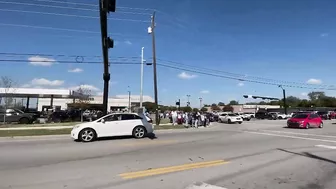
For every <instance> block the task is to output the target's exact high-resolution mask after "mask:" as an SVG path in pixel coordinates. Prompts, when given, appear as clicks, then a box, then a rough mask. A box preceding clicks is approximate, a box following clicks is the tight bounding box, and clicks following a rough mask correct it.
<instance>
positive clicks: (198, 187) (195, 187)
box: [185, 182, 227, 189]
mask: <svg viewBox="0 0 336 189" xmlns="http://www.w3.org/2000/svg"><path fill="white" fill-rule="evenodd" d="M203 188H206V189H227V188H223V187H219V186H215V185H211V184H207V183H204V182H202V183H196V184H192V185H190V186H188V187H186V188H185V189H203Z"/></svg>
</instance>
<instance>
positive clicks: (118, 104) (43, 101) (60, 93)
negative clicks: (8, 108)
mask: <svg viewBox="0 0 336 189" xmlns="http://www.w3.org/2000/svg"><path fill="white" fill-rule="evenodd" d="M0 97H1V98H3V97H10V98H16V99H17V98H19V99H22V105H23V106H26V108H32V107H36V108H37V110H38V111H43V110H46V109H51V108H52V109H58V110H64V109H67V108H68V107H70V106H71V104H73V103H74V102H75V101H76V99H89V101H90V103H89V105H90V106H91V107H97V108H98V109H99V108H102V104H103V97H102V96H98V95H95V96H89V97H88V96H86V95H83V94H79V93H77V92H76V91H73V90H67V89H35V88H15V89H14V88H13V89H5V88H0ZM23 102H25V103H23ZM129 102H131V107H136V106H139V104H140V96H139V95H131V96H129V95H116V96H113V97H110V98H109V100H108V111H120V110H123V109H127V108H128V107H129ZM143 102H154V100H153V98H152V97H150V96H143ZM1 103H2V104H3V103H4V101H3V100H2V102H0V104H1Z"/></svg>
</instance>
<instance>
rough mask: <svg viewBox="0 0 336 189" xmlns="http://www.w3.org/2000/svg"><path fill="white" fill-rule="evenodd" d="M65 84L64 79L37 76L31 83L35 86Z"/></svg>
mask: <svg viewBox="0 0 336 189" xmlns="http://www.w3.org/2000/svg"><path fill="white" fill-rule="evenodd" d="M63 84H64V81H63V80H48V79H45V78H35V79H33V80H32V81H31V85H34V86H53V87H55V86H61V85H63Z"/></svg>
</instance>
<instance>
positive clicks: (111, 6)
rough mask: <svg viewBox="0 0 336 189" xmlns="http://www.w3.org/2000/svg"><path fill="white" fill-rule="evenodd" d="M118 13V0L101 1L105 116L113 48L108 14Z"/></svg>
mask: <svg viewBox="0 0 336 189" xmlns="http://www.w3.org/2000/svg"><path fill="white" fill-rule="evenodd" d="M115 11H116V0H99V12H100V29H101V41H102V51H103V59H104V73H103V80H104V94H103V114H104V115H106V114H107V109H108V108H107V106H108V91H109V82H110V78H111V76H110V73H109V60H108V49H109V48H113V40H112V39H111V38H110V37H108V36H107V14H108V13H109V12H115Z"/></svg>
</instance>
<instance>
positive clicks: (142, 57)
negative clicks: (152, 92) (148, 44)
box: [140, 47, 145, 108]
mask: <svg viewBox="0 0 336 189" xmlns="http://www.w3.org/2000/svg"><path fill="white" fill-rule="evenodd" d="M144 48H145V47H142V48H141V69H140V108H142V101H143V77H144V76H143V71H144Z"/></svg>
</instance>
